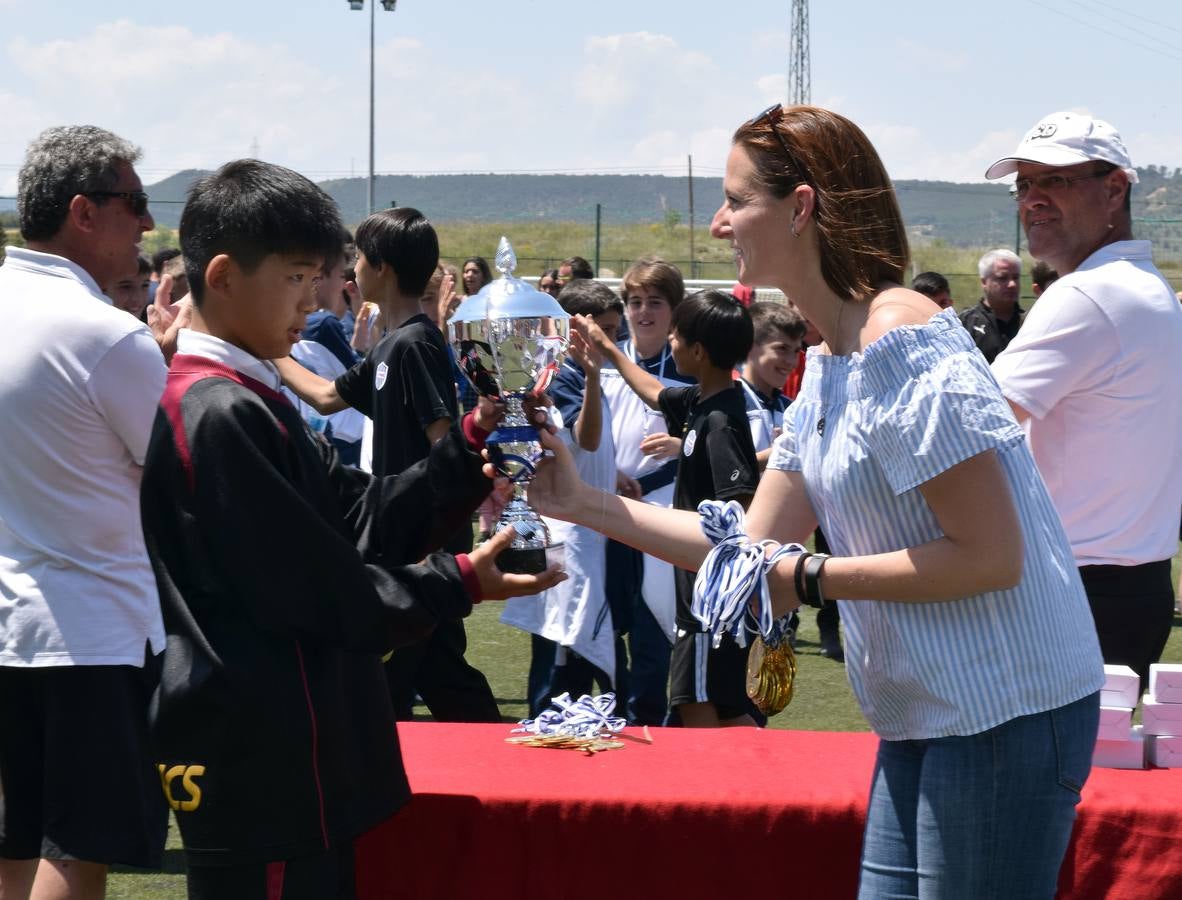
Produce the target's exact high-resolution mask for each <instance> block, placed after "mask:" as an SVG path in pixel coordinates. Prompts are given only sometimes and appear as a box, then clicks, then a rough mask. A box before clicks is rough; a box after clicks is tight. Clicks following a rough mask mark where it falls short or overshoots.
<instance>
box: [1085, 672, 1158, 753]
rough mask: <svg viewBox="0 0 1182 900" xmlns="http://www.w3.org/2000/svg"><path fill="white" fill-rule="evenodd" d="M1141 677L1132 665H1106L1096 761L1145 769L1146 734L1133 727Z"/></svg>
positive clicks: (1139, 728) (1101, 692) (1101, 693)
mask: <svg viewBox="0 0 1182 900" xmlns="http://www.w3.org/2000/svg"><path fill="white" fill-rule="evenodd" d="M1140 691H1141V679H1140V678H1139V677H1138V676H1137V673H1136V672H1134V671H1133V670H1132V669H1130V668H1129V667H1128V666H1105V667H1104V688H1103V690H1101V691H1100V730H1099V732H1098V733H1097V735H1096V749H1095V752H1094V753H1093V754H1092V765H1094V766H1099V767H1101V768H1105V769H1144V768H1145V738H1144V735H1143V734H1142V729H1141V726H1139V725H1138V726H1136V727H1133V710H1134V709H1135V708H1136V706H1137V696H1138V694H1139V693H1140Z"/></svg>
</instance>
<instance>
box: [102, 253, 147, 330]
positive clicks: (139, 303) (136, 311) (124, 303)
mask: <svg viewBox="0 0 1182 900" xmlns="http://www.w3.org/2000/svg"><path fill="white" fill-rule="evenodd" d="M137 263H138V265H137V266H136V272H135V274H134V275H128V276H127V277H126V278H120V279H119V280H118V281H116V282H115V283H114V284H113V285H111V286H110V287H108V288H107V291H106V294H107V296H108V297H110V298H111V302H112V303H113V304H114V305H115V308H116V309H121V310H123V311H124V312H127V313H131V314H132V315H133V316H135V317H136V318H137V319H143V317H144V308H145V307H146V306H147V305H148V290H149V288H150V286H151V284H152V280H151V277H150V276H151V274H152V263H151V261H150V260H149V259H148V257H146V256H144V254H142V253H141V254H140V255H139V258H138V260H137Z"/></svg>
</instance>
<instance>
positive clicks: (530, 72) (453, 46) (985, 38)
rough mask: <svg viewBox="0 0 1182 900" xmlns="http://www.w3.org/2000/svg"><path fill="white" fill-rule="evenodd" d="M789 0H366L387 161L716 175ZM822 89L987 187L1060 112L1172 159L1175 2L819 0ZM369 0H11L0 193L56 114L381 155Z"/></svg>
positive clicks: (149, 154) (306, 165)
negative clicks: (991, 173)
mask: <svg viewBox="0 0 1182 900" xmlns="http://www.w3.org/2000/svg"><path fill="white" fill-rule="evenodd" d="M790 7H791V4H790V3H789V2H788V0H775V2H773V0H731V2H729V3H709V2H706V0H499V2H490V0H400V2H399V3H398V9H397V11H396V12H394V13H387V12H384V11H382V10H381V9H380V8H379V9H378V11H377V19H376V24H377V71H378V85H377V109H378V127H377V169H378V171H379V172H420V173H429V172H455V171H476V172H492V171H495V172H507V171H571V172H620V171H645V172H666V173H670V174H680V173H683V172H684V166H685V159H686V156H687V154H690V153H692V154H693V157H694V167H695V172H696V173H698V174H706V175H717V174H720V173H721V171H722V165H723V162H724V160H725V157H726V151H727V145H728V141H729V136H730V134H731V132H732V131H733V130H734V128H735V126H737V125H738V124H739V123H740V122H741V121H742V120H744V119H746V118H748V117H749V116H751V115H752V114H754V113H755V112H757V111H759V110H760V109H762V108H763V107H765V106H767V105H768V104H770V103H772V102H775V101H777V100H782V99H784V98H785V95H786V91H787V87H786V85H787V73H786V70H787V65H788V43H789V41H788V27H789V10H790ZM810 16H811V20H812V22H811V24H812V28H811V36H810V37H811V50H812V85H813V102H815V103H818V104H820V105H824V106H828V107H830V108H833V109H836V110H837V111H839V112H841V113H843V114H845V115H847V116H849V117H850V118H852V119H853V120H854V121H856V122H858V123H859V124H860V125H861V126H862V127H863V128H864V129H865V130H866V131H867V133H868V134H869V135H870V137H871V138H872V140H873V141H874V142H875V144H876V146H877V147H878V149H879V152H880V153H881V154H882V156H883V158H884V160H885V162H886V164H887V168H888V169H889V170H890V172H891V174H892V175H893V176H894V177H895V178H935V179H943V180H950V181H969V180H981V173H982V172H983V171H984V169H985V167H986V166H987V165H988V164H989V163H990V162H992V161H993V160H994V159H995V158H997V157H998V156H1002V155H1005V154H1006V153H1008V152H1010V151H1011V150H1012V149H1013V148H1014V147H1015V146H1016V144H1017V141H1018V140H1019V138H1020V137H1021V135H1022V133H1023V132H1024V131H1025V130H1026V129H1027V128H1029V127H1030V126H1031V125H1033V124H1034V122H1035V121H1037V120H1038V119H1039V118H1040V117H1041V116H1042V115H1044V114H1045V113H1048V112H1051V111H1054V110H1056V109H1075V110H1081V111H1087V112H1090V113H1092V114H1094V115H1097V116H1100V117H1101V118H1106V119H1108V120H1109V121H1111V122H1112V123H1113V124H1114V125H1115V126H1116V127H1117V128H1118V129H1119V130H1120V131H1121V133H1122V134H1123V135H1124V137H1125V140H1126V143H1127V144H1128V145H1129V149H1130V152H1131V154H1132V157H1133V161H1134V163H1136V164H1138V165H1146V164H1149V163H1155V164H1163V165H1168V166H1171V167H1173V166H1182V91H1180V90H1179V87H1182V3H1178V2H1177V0H1146V2H1138V0H1113V2H1109V3H1102V2H1101V0H993V2H991V3H988V4H968V3H958V2H947V0H946V2H942V3H939V2H927V0H917V2H909V0H902V2H899V3H893V4H886V3H882V2H869V0H848V2H838V0H830V2H825V3H821V2H816V0H814V2H813V4H812V9H811V10H810ZM368 40H369V11H368V8H367V9H366V11H365V12H364V13H357V12H351V11H350V10H349V6H348V3H347V2H346V0H284V2H281V0H235V2H230V0H201V2H185V3H178V2H167V0H155V2H140V0H112V2H105V3H104V2H93V0H0V73H3V74H2V76H0V116H2V117H3V128H2V129H0V194H11V193H12V191H13V189H14V188H15V179H16V169H17V167H18V165H19V163H20V160H21V158H22V156H23V154H24V148H25V146H26V145H27V143H28V141H29V140H30V139H32V138H33V137H34V136H35V135H36V134H37V133H38V132H39V131H40V130H41V129H42V128H44V127H46V126H49V125H53V124H60V123H66V122H90V123H93V124H98V125H103V126H105V127H108V128H110V129H112V130H114V131H116V132H118V133H119V134H121V135H123V136H124V137H127V138H129V139H131V140H133V141H134V142H136V143H138V144H139V145H141V146H142V147H143V149H144V158H143V160H142V162H141V164H140V170H141V173H142V174H143V176H144V180H145V181H146V182H149V183H150V182H152V181H155V180H158V179H159V178H161V177H163V176H165V175H167V174H170V173H172V172H175V171H177V170H179V169H183V168H190V167H204V168H211V167H214V166H216V165H218V164H220V163H222V162H225V161H226V160H228V159H232V158H235V157H238V156H246V155H251V154H252V153H254V152H256V150H257V153H258V155H259V156H261V157H262V158H264V159H268V160H272V161H274V162H278V163H282V164H284V165H288V166H291V167H293V168H296V169H298V170H300V171H302V172H304V173H305V174H308V175H309V176H310V177H313V178H316V179H324V178H328V177H334V176H346V175H349V174H357V175H361V174H364V173H365V171H366V167H367V160H368V143H367V132H368V61H369V55H368V47H369V45H368Z"/></svg>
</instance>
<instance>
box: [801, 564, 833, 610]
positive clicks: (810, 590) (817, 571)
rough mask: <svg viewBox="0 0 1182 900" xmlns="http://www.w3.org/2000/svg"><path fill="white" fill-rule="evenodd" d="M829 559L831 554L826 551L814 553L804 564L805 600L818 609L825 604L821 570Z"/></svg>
mask: <svg viewBox="0 0 1182 900" xmlns="http://www.w3.org/2000/svg"><path fill="white" fill-rule="evenodd" d="M827 559H829V556H828V555H827V554H825V553H814V554H813V555H812V556H810V557H809V558H808V560H806V561H805V564H804V588H805V593H806V596H807V599H806V601H805V602H806V603H808V605H809V606H815V607H817V608H818V609H820V608H821V607H822V606H824V605H825V596H824V595H823V594H822V593H821V570H822V569H823V568H824V567H825V561H826V560H827Z"/></svg>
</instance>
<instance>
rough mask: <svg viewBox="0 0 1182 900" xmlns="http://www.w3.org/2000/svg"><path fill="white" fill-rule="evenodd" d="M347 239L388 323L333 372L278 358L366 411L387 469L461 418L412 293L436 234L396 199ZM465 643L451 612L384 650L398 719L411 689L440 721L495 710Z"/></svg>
mask: <svg viewBox="0 0 1182 900" xmlns="http://www.w3.org/2000/svg"><path fill="white" fill-rule="evenodd" d="M355 243H356V245H357V262H356V266H355V271H356V275H357V286H358V288H359V289H360V291H361V296H362V297H363V298H364V299H366V300H370V301H374V302H376V303H377V305H378V307H379V308H380V309H381V310H382V314H383V316H384V317H385V319H386V321H387V322H388V323H390V325H391V326H392V330H391V331H390V333H389V334H387V335H386V336H385V337H383V338H382V339H381V340H380V341H379V342H378V343H377V344H376V345H375V346H374V348H373V349H372V350H370V352H369V353H368V354H367V355H366V356H365V358H364V359H362V360H361V361H360V362H359V363H357V364H356V365H355V366H353V368H351V369H350V370H349V371H348V372H346V373H345V374H344V375H341V376H340V377H339V378H337V379H336V381H327V380H325V379H323V378H320V377H319V376H317V375H314V374H313V373H311V372H309V371H308V370H307V369H304V368H303V367H302V366H300V365H299V364H298V363H296V362H295V361H294V360H291V359H284V360H278V361H277V362H276V365H277V366H278V367H279V371H280V374H281V375H282V376H283V380H284V382H285V383H286V384H287V386H288V387H289V388H291V390H292V391H294V392H295V393H296V395H297V396H299V397H300V399H301V400H304V401H305V402H307V403H309V404H310V405H312V406H313V407H314V408H315V409H316V410H317V411H318V412H320V413H321V414H328V413H332V412H336V411H337V410H340V409H343V408H344V407H345V406H352V407H354V408H355V409H358V410H360V411H361V412H363V413H365V414H366V415H367V416H369V417H370V418H371V419H373V423H374V442H373V472H374V474H375V475H379V476H383V475H395V474H398V473H399V472H402V471H405V470H406V469H407V468H408V467H410V466H411V465H413V464H415V463H417V462H419V461H420V460H422V459H425V458H426V457H427V454H428V453H429V452H430V450H431V447H432V446H433V445H434V444H435V443H437V442H438V441H439V440H441V439H442V438H443V437H444V436H445V435H446V434H447V433H448V431H449V430H450V429H452V428H453V427H454V426H455V425H456V424H457V423H458V422H459V414H458V411H457V406H456V387H455V382H454V381H452V365H451V357H450V356H449V355H448V352H447V345H446V344H445V343H444V341H443V335H442V334H441V333H440V331H439V329H438V328H436V327H435V325H434V323H432V322H431V320H430V319H429V318H428V317H427V316H426V315H425V314H424V313H423V309H422V304H421V302H420V298H421V297H422V296H423V293H424V291H425V290H426V287H427V282H428V281H429V280H430V278H431V276H432V275H433V274H434V273H435V267H436V265H437V264H438V262H439V241H438V238H437V237H436V235H435V229H434V228H432V227H431V223H430V222H428V221H427V219H426V217H425V216H423V214H422V213H421V212H419V211H418V210H417V209H411V208H409V207H404V208H399V209H386V210H382V211H381V212H378V213H374V214H373V215H372V216H370V217H369V218H368V219H366V220H365V221H364V222H362V223H361V225H360V226H358V228H357V235H356V239H355ZM408 515H409V516H413V515H414V513H413V512H410V511H408ZM471 548H472V532H471V529H470V528H469V527H467V525H464V526H462V527H460V528H459V529H458V530H457V531H456V532H455V533H454V534H453V535H451V536H450V537H449V539H448V540H447V541H446V542H445V544H444V549H446V550H448V551H450V552H452V553H463V552H466V551H468V550H470V549H471ZM467 643H468V639H467V635H466V634H465V632H464V624H463V622H462V621H460V620H458V619H457V620H455V621H451V622H446V623H442V624H441V625H440V627H438V628H436V629H435V630H434V631H432V632H431V634H430V635H429V636H428V637H427V638H426V639H425V640H424V641H423V642H420V643H417V644H413V645H410V646H407V647H403V648H401V649H399V650H397V651H396V652H395V653H394V654H393V655H392V656H391V658H390V660H389V661H388V662H387V664H386V675H387V678H388V680H389V683H390V694H391V697H392V698H393V700H394V712H395V715H396V716H397V718H398V719H399V720H406V719H410V718H411V716H412V714H413V707H414V697H415V694H419V695H421V696H422V698H423V700H424V702H426V704H427V707H428V708H429V709H430V710H431V714H432V715H433V716H434V717H435V719H437V720H439V721H445V722H499V721H500V720H501V715H500V710H498V709H497V703H496V700H495V699H494V698H493V694H492V689H491V688H490V687H489V685H488V681H487V680H486V679H485V677H484V675H483V674H482V673H481V672H480V671H479V670H478V669H476V668H474V667H473V666H471V665H469V664H468V662H467V660H466V659H464V652H465V650H466V649H467Z"/></svg>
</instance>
